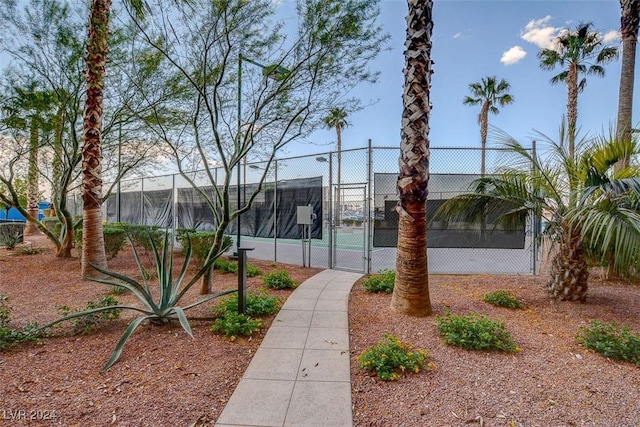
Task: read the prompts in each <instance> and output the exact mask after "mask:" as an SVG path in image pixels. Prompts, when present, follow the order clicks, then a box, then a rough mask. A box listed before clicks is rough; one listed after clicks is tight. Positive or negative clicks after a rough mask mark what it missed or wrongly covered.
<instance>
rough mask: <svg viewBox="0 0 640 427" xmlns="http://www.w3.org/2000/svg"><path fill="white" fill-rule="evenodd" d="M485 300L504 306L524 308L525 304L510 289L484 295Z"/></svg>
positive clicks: (497, 305)
mask: <svg viewBox="0 0 640 427" xmlns="http://www.w3.org/2000/svg"><path fill="white" fill-rule="evenodd" d="M482 300H483V301H484V302H488V303H489V304H491V305H495V306H496V307H504V308H512V309H518V308H524V304H523V303H522V301H520V300H519V299H518V298H517V297H516V296H515V295H514V294H512V293H511V292H509V291H494V292H489V293H488V294H484V295H483V296H482Z"/></svg>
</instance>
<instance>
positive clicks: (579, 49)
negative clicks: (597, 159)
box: [538, 23, 618, 156]
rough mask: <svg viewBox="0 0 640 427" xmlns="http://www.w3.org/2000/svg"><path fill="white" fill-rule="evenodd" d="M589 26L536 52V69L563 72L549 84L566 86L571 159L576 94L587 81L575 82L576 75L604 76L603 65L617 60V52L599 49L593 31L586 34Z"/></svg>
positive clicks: (600, 45) (599, 39)
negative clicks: (538, 62)
mask: <svg viewBox="0 0 640 427" xmlns="http://www.w3.org/2000/svg"><path fill="white" fill-rule="evenodd" d="M590 27H591V24H590V23H587V24H580V25H578V27H577V28H576V29H575V30H573V31H567V32H565V33H563V34H561V35H560V36H558V38H557V39H556V46H555V48H554V49H541V50H540V52H538V59H540V67H541V68H542V69H543V70H553V69H554V68H555V67H556V66H559V67H562V68H564V69H563V70H562V71H561V72H560V73H559V74H557V75H555V76H553V77H552V78H551V83H552V84H557V83H565V84H566V85H567V121H568V133H569V135H568V137H569V154H571V155H572V156H573V154H574V150H575V140H576V123H577V121H578V93H580V92H581V91H582V90H583V89H584V87H585V85H586V84H587V79H586V78H582V79H581V80H580V81H578V77H579V75H580V74H585V75H595V76H600V77H603V76H604V67H603V66H602V65H603V64H606V63H609V62H611V61H613V60H614V59H616V58H617V57H618V49H617V48H615V47H611V46H603V43H604V39H603V36H602V35H601V34H600V33H598V32H597V31H590Z"/></svg>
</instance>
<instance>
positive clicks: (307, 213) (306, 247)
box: [296, 205, 316, 267]
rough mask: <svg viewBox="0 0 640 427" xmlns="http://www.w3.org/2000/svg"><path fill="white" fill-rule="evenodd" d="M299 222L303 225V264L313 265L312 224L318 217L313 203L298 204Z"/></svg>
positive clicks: (305, 265)
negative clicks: (314, 211)
mask: <svg viewBox="0 0 640 427" xmlns="http://www.w3.org/2000/svg"><path fill="white" fill-rule="evenodd" d="M297 214H298V217H297V221H296V222H297V224H298V225H301V226H302V265H303V266H304V267H311V225H312V224H313V221H315V219H316V214H314V213H313V207H312V206H311V205H307V206H298V211H297Z"/></svg>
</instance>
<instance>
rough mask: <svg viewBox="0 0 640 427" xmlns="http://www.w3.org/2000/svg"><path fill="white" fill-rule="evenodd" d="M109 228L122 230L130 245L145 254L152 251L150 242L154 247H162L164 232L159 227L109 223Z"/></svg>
mask: <svg viewBox="0 0 640 427" xmlns="http://www.w3.org/2000/svg"><path fill="white" fill-rule="evenodd" d="M110 226H111V227H114V228H121V229H122V230H124V232H125V234H126V236H127V238H128V239H129V241H130V242H131V244H132V245H135V246H136V247H138V248H140V249H143V250H144V251H145V252H150V251H151V250H152V245H151V241H152V240H153V243H154V244H155V246H156V247H158V248H159V247H161V245H162V238H163V236H164V232H163V231H162V230H160V227H158V226H157V225H140V224H129V223H126V222H114V223H110Z"/></svg>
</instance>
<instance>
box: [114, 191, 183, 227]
mask: <svg viewBox="0 0 640 427" xmlns="http://www.w3.org/2000/svg"><path fill="white" fill-rule="evenodd" d="M140 194H142V199H141V198H140ZM117 198H118V194H117V193H116V194H111V195H110V196H109V198H107V200H106V203H107V221H109V222H115V221H117V219H118V199H117ZM120 221H121V222H127V223H129V224H145V225H156V226H158V227H160V228H171V227H173V191H172V190H170V189H169V190H151V191H144V192H143V193H140V191H132V192H121V193H120Z"/></svg>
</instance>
